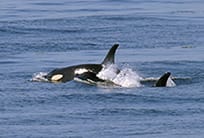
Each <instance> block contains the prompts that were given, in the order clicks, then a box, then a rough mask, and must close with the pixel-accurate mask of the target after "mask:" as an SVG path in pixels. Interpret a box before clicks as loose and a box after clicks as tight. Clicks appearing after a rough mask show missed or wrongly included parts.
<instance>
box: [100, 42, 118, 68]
mask: <svg viewBox="0 0 204 138" xmlns="http://www.w3.org/2000/svg"><path fill="white" fill-rule="evenodd" d="M118 46H119V44H114V45H113V46H112V48H111V49H110V50H109V52H108V54H107V55H106V57H105V59H104V60H103V62H102V64H103V65H107V64H114V63H115V51H116V49H117V48H118Z"/></svg>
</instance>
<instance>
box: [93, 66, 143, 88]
mask: <svg viewBox="0 0 204 138" xmlns="http://www.w3.org/2000/svg"><path fill="white" fill-rule="evenodd" d="M97 77H99V78H101V79H103V80H109V81H112V82H113V83H115V84H117V85H119V86H121V87H126V88H131V87H141V86H142V85H141V83H140V79H141V77H140V76H139V75H138V74H137V73H136V72H135V71H133V70H132V69H130V68H123V69H121V70H120V72H119V73H118V68H117V65H115V64H111V65H109V66H107V67H104V68H103V69H102V70H101V71H100V72H99V73H98V74H97Z"/></svg>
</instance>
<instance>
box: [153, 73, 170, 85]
mask: <svg viewBox="0 0 204 138" xmlns="http://www.w3.org/2000/svg"><path fill="white" fill-rule="evenodd" d="M170 75H171V73H170V72H166V73H164V74H163V75H162V76H161V77H160V78H159V79H158V80H157V81H156V83H155V85H154V86H155V87H166V86H167V81H168V79H169V77H170Z"/></svg>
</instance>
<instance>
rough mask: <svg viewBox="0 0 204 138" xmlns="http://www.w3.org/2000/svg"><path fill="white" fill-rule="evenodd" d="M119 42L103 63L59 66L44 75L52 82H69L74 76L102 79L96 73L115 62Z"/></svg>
mask: <svg viewBox="0 0 204 138" xmlns="http://www.w3.org/2000/svg"><path fill="white" fill-rule="evenodd" d="M118 46H119V44H114V45H113V46H112V48H111V49H110V50H109V52H108V53H107V55H106V56H105V58H104V60H103V62H102V63H101V64H80V65H73V66H69V67H64V68H57V69H54V70H52V71H51V72H49V73H48V74H47V75H45V76H44V77H45V78H46V79H48V81H50V82H64V83H65V82H68V81H71V80H74V78H79V79H83V80H92V81H100V82H103V81H105V80H102V79H100V78H98V77H97V76H96V75H97V74H98V73H99V72H100V71H101V70H102V69H103V68H104V67H106V66H108V65H110V64H114V63H115V52H116V50H117V48H118Z"/></svg>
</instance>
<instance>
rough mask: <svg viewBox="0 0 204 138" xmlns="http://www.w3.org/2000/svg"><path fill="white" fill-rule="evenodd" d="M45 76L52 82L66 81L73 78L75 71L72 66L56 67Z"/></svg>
mask: <svg viewBox="0 0 204 138" xmlns="http://www.w3.org/2000/svg"><path fill="white" fill-rule="evenodd" d="M45 78H47V79H48V80H49V81H50V82H66V81H70V80H73V78H74V71H73V68H72V67H67V68H61V69H54V70H53V71H51V72H50V73H48V74H47V75H46V76H45Z"/></svg>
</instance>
